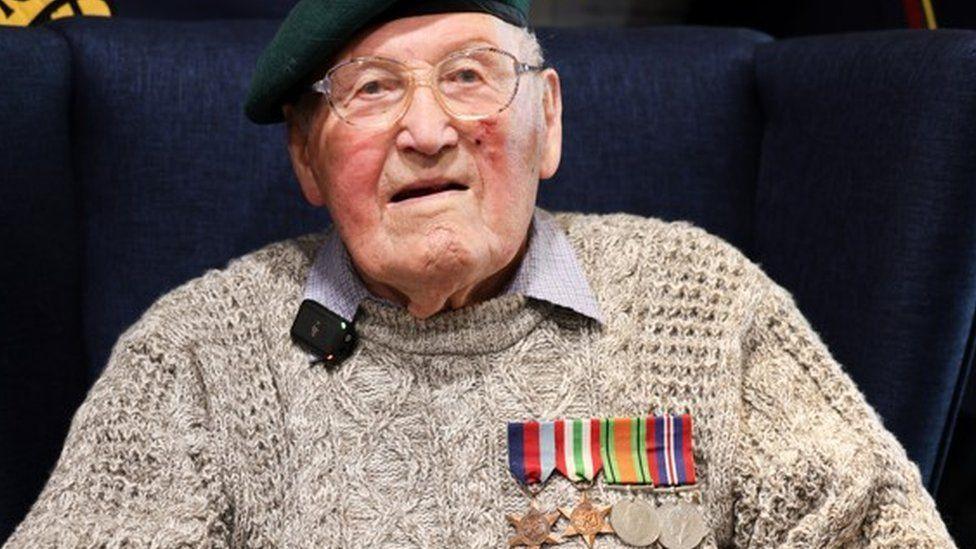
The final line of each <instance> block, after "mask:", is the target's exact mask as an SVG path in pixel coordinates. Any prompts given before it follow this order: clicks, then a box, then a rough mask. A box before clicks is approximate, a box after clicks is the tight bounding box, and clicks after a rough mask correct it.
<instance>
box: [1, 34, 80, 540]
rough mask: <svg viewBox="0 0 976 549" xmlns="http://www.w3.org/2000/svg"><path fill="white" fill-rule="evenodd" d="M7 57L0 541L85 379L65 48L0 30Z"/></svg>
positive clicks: (32, 492) (53, 452)
mask: <svg viewBox="0 0 976 549" xmlns="http://www.w3.org/2000/svg"><path fill="white" fill-rule="evenodd" d="M0 52H2V59H3V61H2V62H0V87H2V90H3V91H2V92H0V93H2V95H0V98H2V100H0V242H2V243H3V261H0V319H2V324H3V325H2V326H0V540H2V539H5V538H6V533H7V532H8V531H9V530H10V529H12V527H13V525H14V523H15V522H16V521H19V520H20V518H21V517H22V516H23V511H24V509H26V508H27V506H29V505H30V504H31V503H33V501H34V498H36V497H37V492H38V491H39V490H40V488H41V486H43V484H44V481H45V480H46V479H47V472H48V469H49V468H50V467H51V465H53V463H54V458H55V457H56V456H57V454H58V452H59V451H60V449H61V443H62V441H63V439H64V435H65V433H66V431H67V426H68V422H69V420H70V419H71V415H72V414H73V413H74V410H75V408H76V407H77V405H78V403H79V401H80V398H81V396H82V394H83V393H84V390H85V388H86V383H85V381H86V380H85V372H84V370H85V365H84V363H83V362H82V357H81V348H82V341H81V317H80V309H79V291H80V283H79V281H80V278H79V270H80V267H81V262H80V254H79V252H80V250H79V247H80V244H81V241H80V238H79V235H78V216H79V215H80V212H79V210H78V209H77V201H76V198H77V196H76V193H75V189H74V187H73V185H72V180H71V166H70V156H69V146H70V143H69V131H68V105H69V98H70V93H71V71H70V60H69V55H68V48H67V44H66V43H65V42H64V40H63V39H62V38H61V37H60V36H59V35H57V34H56V33H54V32H51V31H48V30H46V29H20V28H7V27H0ZM38 433H43V436H38Z"/></svg>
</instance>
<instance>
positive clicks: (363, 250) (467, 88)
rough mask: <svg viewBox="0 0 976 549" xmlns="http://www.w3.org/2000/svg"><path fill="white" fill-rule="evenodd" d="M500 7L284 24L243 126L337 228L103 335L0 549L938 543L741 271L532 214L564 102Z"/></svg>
mask: <svg viewBox="0 0 976 549" xmlns="http://www.w3.org/2000/svg"><path fill="white" fill-rule="evenodd" d="M527 10H528V1H527V0H522V1H517V0H511V1H446V0H444V1H420V2H417V1H401V2H391V1H382V2H381V1H362V0H355V1H352V0H350V1H345V2H340V1H335V0H333V1H329V0H302V1H301V2H299V3H298V5H297V6H296V7H295V9H294V10H293V12H292V13H291V15H290V16H289V17H288V19H287V20H286V21H285V22H284V23H283V25H282V27H281V29H280V31H279V33H278V35H277V36H276V37H275V39H274V41H273V42H272V44H271V45H270V46H269V47H268V49H267V51H266V52H265V54H264V56H263V57H262V59H261V61H260V63H259V66H258V70H257V72H256V75H255V79H254V82H253V85H252V89H251V95H250V98H249V100H248V109H247V110H248V115H249V116H250V117H251V118H252V119H253V120H255V121H257V122H260V123H273V122H279V121H283V120H286V121H287V130H288V132H287V135H288V152H289V154H290V157H291V161H292V164H293V167H294V171H295V174H296V176H297V178H298V181H299V183H300V185H301V188H302V191H303V192H304V195H305V197H306V198H307V200H308V201H309V202H310V203H312V204H313V205H316V206H324V207H326V208H327V209H328V211H329V213H330V214H331V216H332V219H333V220H334V227H333V228H332V229H331V230H329V231H326V232H324V233H321V234H318V233H316V234H310V235H305V236H303V237H300V238H296V239H292V240H288V241H283V242H277V243H273V244H271V245H269V246H266V247H264V248H262V249H261V250H258V251H256V252H253V253H250V254H248V255H246V256H244V257H241V258H238V259H236V260H234V261H232V262H231V263H230V264H229V265H227V267H226V268H224V269H221V270H212V271H209V272H207V273H206V274H204V275H203V276H201V277H199V278H196V279H194V280H191V281H190V282H188V283H186V284H185V285H183V286H181V287H180V288H177V289H176V290H174V291H172V292H170V293H169V294H167V295H166V296H164V297H162V298H161V299H159V300H158V301H157V302H156V303H155V304H154V305H153V306H152V307H151V308H150V309H149V310H148V311H147V312H146V313H145V315H144V316H143V317H142V318H140V319H139V321H138V322H136V323H135V324H134V325H133V326H132V327H130V328H129V329H128V330H127V331H126V332H125V333H124V334H123V335H122V336H121V338H120V339H119V341H118V343H117V344H116V346H115V348H114V349H113V353H112V356H111V358H110V360H109V364H108V365H107V367H106V369H105V371H104V373H103V374H102V376H101V377H100V378H99V380H98V381H97V383H96V384H95V386H94V388H93V389H92V390H91V392H90V394H89V395H88V397H87V399H86V401H85V402H84V404H83V405H82V406H81V408H80V409H79V410H78V412H77V415H76V417H75V419H74V421H73V423H72V426H71V432H70V434H69V436H68V438H67V441H66V443H65V449H64V452H63V453H62V455H61V458H60V460H59V462H58V464H57V466H56V468H55V470H54V472H53V474H52V476H51V478H50V480H49V481H48V483H47V485H46V487H45V488H44V491H43V493H42V494H41V496H40V498H39V499H38V501H37V503H36V504H35V505H34V506H33V508H32V509H31V511H30V514H29V515H28V516H27V518H26V519H25V520H24V522H23V523H22V524H21V525H20V527H19V528H18V529H17V531H16V532H15V534H14V535H13V537H12V538H11V540H10V541H9V544H8V547H12V548H13V547H16V548H19V547H47V546H59V547H60V546H64V547H76V546H85V547H88V546H99V547H101V546H105V547H123V546H124V547H144V546H145V547H150V546H151V547H171V546H193V547H198V546H207V547H210V546H219V547H380V546H382V547H407V546H411V547H412V546H421V547H505V546H527V547H541V546H547V545H558V544H563V543H565V544H568V546H580V545H586V546H591V547H592V546H599V547H619V546H639V547H667V548H669V549H678V548H692V547H717V546H741V547H749V546H755V547H768V546H774V545H785V546H792V547H823V546H857V547H860V546H872V547H875V546H877V547H882V546H884V547H888V546H890V547H948V546H952V541H951V539H950V538H949V536H948V534H947V532H946V530H945V527H944V525H943V524H942V522H941V521H940V519H939V516H938V514H937V512H936V509H935V506H934V504H933V501H932V499H931V497H930V496H929V495H928V494H927V493H926V492H925V490H924V489H923V487H922V484H921V481H920V477H919V472H918V469H917V467H916V466H915V465H914V464H912V463H911V462H910V461H909V460H908V458H907V457H906V454H905V451H904V450H903V448H902V447H901V446H900V445H899V443H898V442H897V441H896V440H895V439H894V437H893V436H892V435H891V434H890V433H889V432H887V431H886V430H885V429H884V428H883V427H882V425H881V423H880V421H879V420H878V418H877V416H876V415H875V413H874V411H873V410H872V409H871V408H870V407H869V406H868V405H867V404H866V402H865V400H864V398H863V396H862V395H861V394H860V393H859V392H858V390H857V389H856V387H855V386H854V384H853V383H852V381H851V380H850V378H849V377H848V376H847V375H846V374H845V373H844V372H843V371H842V369H841V367H840V366H839V365H838V364H837V362H835V361H834V360H833V358H832V357H831V355H830V353H829V352H828V350H827V349H826V348H825V347H824V345H823V343H822V342H821V341H820V339H819V338H818V336H817V334H816V333H815V332H814V331H813V330H812V329H811V327H810V325H809V324H808V323H807V322H806V320H805V319H804V318H803V316H802V315H801V314H800V313H799V311H798V310H797V308H796V306H795V304H794V302H793V300H792V297H791V296H790V294H788V293H787V292H786V291H785V290H783V289H782V288H780V287H779V286H777V285H776V284H774V283H773V282H772V281H771V280H770V279H769V278H768V277H767V276H766V275H765V274H764V273H763V271H762V270H761V269H760V268H759V267H758V266H756V265H755V264H752V263H750V262H749V261H748V260H747V259H746V258H745V257H744V256H743V255H742V254H741V253H739V252H738V251H737V250H735V249H734V248H733V247H731V246H730V245H729V244H727V243H725V242H724V241H722V240H720V239H719V238H717V237H714V236H712V235H710V234H708V233H706V232H705V231H703V230H701V229H699V228H696V227H694V226H692V225H690V224H688V223H685V222H672V223H666V222H663V221H661V220H658V219H653V218H650V219H648V218H641V217H637V216H633V215H624V214H616V215H583V214H575V213H549V212H546V211H544V210H542V209H539V208H536V207H535V198H536V190H537V185H538V182H539V180H540V179H545V178H548V177H550V176H552V175H553V174H554V173H555V172H556V169H557V167H558V165H559V161H560V152H561V140H562V126H561V122H560V118H561V113H562V96H561V92H560V81H559V77H558V75H557V73H556V71H555V70H554V69H552V68H547V67H546V66H545V65H544V62H543V59H542V52H541V49H540V48H539V45H538V44H537V42H536V40H535V38H534V36H533V35H532V34H531V32H529V31H527V29H526V12H527ZM289 334H290V336H289Z"/></svg>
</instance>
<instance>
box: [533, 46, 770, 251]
mask: <svg viewBox="0 0 976 549" xmlns="http://www.w3.org/2000/svg"><path fill="white" fill-rule="evenodd" d="M538 35H539V38H540V40H541V41H542V44H543V48H544V50H545V51H546V53H547V57H548V60H549V62H551V64H553V65H554V66H555V67H556V69H557V70H558V71H559V74H560V81H561V83H562V90H563V108H564V111H563V120H564V122H563V135H564V145H563V161H562V164H561V165H560V168H559V171H558V172H557V173H556V176H555V177H554V178H553V179H552V180H551V181H543V182H542V183H541V184H540V192H539V202H540V203H541V204H542V205H543V206H546V207H549V208H552V209H555V210H580V211H587V212H617V211H622V212H631V213H637V214H643V215H656V216H658V217H663V218H666V219H692V220H694V221H695V222H696V223H697V224H699V225H700V226H702V227H704V228H706V229H708V230H709V231H712V232H714V233H716V234H719V235H722V236H723V237H725V238H726V239H727V240H729V241H730V242H732V243H734V244H735V245H736V246H739V248H741V249H742V250H743V251H746V252H748V251H749V250H750V248H751V246H752V218H753V197H754V196H755V182H756V171H757V166H758V163H757V158H758V155H759V146H760V139H761V137H762V136H761V130H762V122H761V119H760V113H759V105H758V102H757V100H756V84H755V75H754V67H753V61H752V59H753V50H754V49H755V45H756V44H757V43H763V42H765V41H767V40H769V38H768V37H767V36H765V35H763V34H758V33H755V32H752V31H746V30H735V29H705V28H695V27H658V28H654V29H652V30H648V29H600V30H594V29H574V30H570V29H560V30H558V31H549V30H542V31H539V33H538Z"/></svg>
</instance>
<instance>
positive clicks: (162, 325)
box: [127, 232, 326, 341]
mask: <svg viewBox="0 0 976 549" xmlns="http://www.w3.org/2000/svg"><path fill="white" fill-rule="evenodd" d="M325 234H326V233H325V232H314V233H306V234H303V235H300V236H296V237H291V238H286V239H281V240H277V241H274V242H271V243H268V244H265V245H263V246H261V247H260V248H257V249H254V250H252V251H250V252H247V253H245V254H243V255H240V256H237V257H234V258H232V259H230V260H228V261H227V262H226V263H225V264H224V265H222V266H220V267H215V268H211V269H207V270H206V271H204V272H203V273H201V274H199V275H198V276H196V277H193V278H191V279H189V280H187V281H185V282H183V283H182V284H180V285H178V286H176V287H175V288H172V289H171V290H169V291H167V292H165V293H164V294H162V295H161V296H160V297H159V298H157V299H156V301H155V302H153V303H152V304H151V305H150V306H149V307H148V308H147V309H146V311H145V312H144V313H143V314H142V316H141V317H140V318H139V320H138V321H137V322H136V323H134V324H133V325H132V326H131V327H130V328H129V329H128V330H127V332H131V331H135V330H157V331H158V330H162V329H165V331H167V332H169V333H173V334H182V335H183V337H181V338H180V339H183V340H184V341H185V340H186V338H191V339H192V338H194V336H198V335H199V334H200V333H201V332H203V331H205V330H207V329H213V328H214V327H215V326H219V327H221V328H224V329H233V327H234V325H233V319H240V318H242V317H243V316H244V315H248V316H255V317H257V316H260V315H263V314H266V313H268V312H269V311H271V310H273V309H274V307H275V306H276V305H280V304H284V303H286V302H290V301H294V300H296V299H300V298H301V295H302V290H303V287H304V283H305V277H306V275H307V272H308V270H309V268H310V267H311V264H312V262H313V261H314V259H315V254H316V252H317V251H318V249H319V247H321V245H322V243H323V242H324V240H325ZM242 313H243V314H242Z"/></svg>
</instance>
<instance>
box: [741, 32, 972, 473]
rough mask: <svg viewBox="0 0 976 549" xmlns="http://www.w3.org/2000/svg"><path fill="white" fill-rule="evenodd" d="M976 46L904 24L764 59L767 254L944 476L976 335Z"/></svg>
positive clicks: (763, 245)
mask: <svg viewBox="0 0 976 549" xmlns="http://www.w3.org/2000/svg"><path fill="white" fill-rule="evenodd" d="M973 51H976V33H973V32H968V31H944V32H938V33H932V32H925V31H907V30H905V31H888V32H878V33H864V34H852V35H845V36H841V37H836V36H831V37H819V38H804V39H794V40H788V41H781V42H777V43H776V44H772V45H768V46H764V47H761V48H760V49H759V52H758V54H757V60H756V63H757V71H758V78H759V88H760V91H761V97H762V105H763V111H764V113H765V114H766V127H765V137H764V139H763V150H762V168H761V170H760V175H759V189H758V193H757V196H756V204H757V206H756V252H757V253H756V258H757V259H758V260H760V261H761V262H762V264H763V266H764V267H765V269H766V270H767V272H768V273H770V275H771V276H772V277H773V278H774V279H775V280H777V281H778V282H780V283H781V284H783V285H784V286H786V287H787V288H789V289H790V290H791V291H792V292H793V294H794V296H795V297H796V299H797V302H798V303H799V306H800V308H801V310H803V312H804V314H806V315H807V318H808V319H809V320H810V322H811V324H812V325H813V326H814V327H815V328H817V329H818V331H819V332H820V333H821V335H822V336H823V338H824V339H825V340H826V341H828V342H829V344H830V349H831V352H832V353H833V354H834V356H835V357H837V358H838V360H839V361H840V362H841V363H842V364H844V365H845V366H846V368H847V370H848V371H849V372H850V374H851V376H852V377H853V378H854V380H855V381H856V382H857V383H858V385H859V386H860V388H861V389H862V390H863V391H864V392H865V393H866V394H867V395H868V396H869V397H870V400H871V402H872V404H873V405H874V406H875V408H876V410H877V411H878V413H879V414H880V415H881V417H882V418H883V419H884V421H885V424H886V425H887V427H888V428H889V429H890V430H892V431H893V432H894V433H895V434H896V435H897V436H898V438H899V439H900V440H901V441H902V443H903V444H904V445H905V446H906V447H907V448H908V453H909V455H910V457H911V458H912V459H914V460H915V461H917V462H918V464H919V467H920V468H921V470H922V473H923V474H924V475H926V476H935V477H937V474H938V467H937V466H938V464H939V463H940V462H941V459H942V456H943V455H944V453H945V449H946V447H947V445H948V441H949V440H948V439H949V434H950V430H951V426H952V423H953V421H952V420H953V419H954V417H955V407H956V406H957V405H958V403H959V400H960V398H959V396H960V395H959V392H960V391H961V390H962V386H963V383H962V381H963V379H964V374H965V372H966V369H967V368H966V365H965V364H964V363H963V357H964V355H965V350H966V347H967V345H969V346H971V345H973V342H972V341H971V335H970V331H971V329H972V326H973V315H974V311H976V221H974V219H976V217H974V216H976V184H974V183H976V181H974V179H973V177H974V174H976V154H974V151H976V92H974V90H976V57H974V56H973ZM933 473H935V475H933ZM931 486H932V487H933V488H934V482H933V483H932V484H931Z"/></svg>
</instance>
